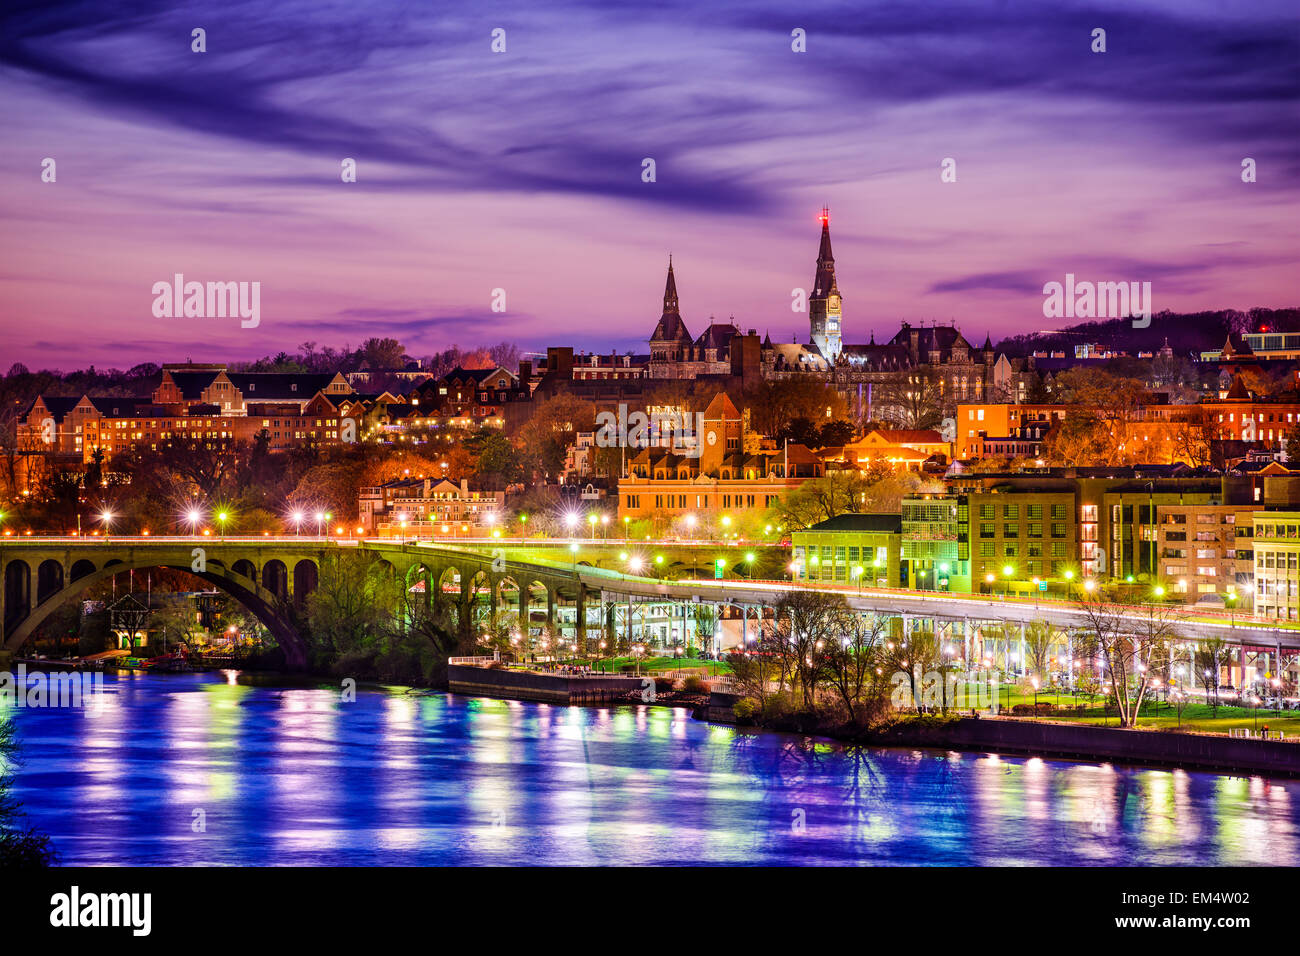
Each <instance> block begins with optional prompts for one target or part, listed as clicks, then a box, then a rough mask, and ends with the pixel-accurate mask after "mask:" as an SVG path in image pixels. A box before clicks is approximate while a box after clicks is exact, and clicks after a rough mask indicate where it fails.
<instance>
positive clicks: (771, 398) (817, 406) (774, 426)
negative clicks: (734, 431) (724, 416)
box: [741, 378, 848, 437]
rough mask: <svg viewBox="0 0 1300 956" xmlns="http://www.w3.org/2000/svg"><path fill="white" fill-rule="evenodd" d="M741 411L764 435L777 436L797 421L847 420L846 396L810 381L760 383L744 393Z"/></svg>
mask: <svg viewBox="0 0 1300 956" xmlns="http://www.w3.org/2000/svg"><path fill="white" fill-rule="evenodd" d="M741 407H742V408H745V409H747V410H748V411H749V424H750V427H751V428H752V429H754V431H756V432H758V433H759V434H761V435H768V436H773V437H774V436H776V435H779V434H781V432H782V430H783V429H785V428H786V427H788V426H789V424H790V423H791V422H792V421H793V420H794V419H797V418H806V419H808V420H809V421H812V422H831V421H836V420H839V419H844V418H847V417H848V405H847V403H846V402H845V401H844V398H843V396H841V395H840V394H839V392H837V391H835V389H834V388H832V387H831V386H830V385H829V384H827V383H826V382H823V381H820V380H815V379H809V378H791V379H784V380H781V381H769V380H767V379H761V380H759V381H758V382H755V383H754V384H753V385H750V386H749V387H748V388H746V389H745V393H744V395H743V397H742V400H741Z"/></svg>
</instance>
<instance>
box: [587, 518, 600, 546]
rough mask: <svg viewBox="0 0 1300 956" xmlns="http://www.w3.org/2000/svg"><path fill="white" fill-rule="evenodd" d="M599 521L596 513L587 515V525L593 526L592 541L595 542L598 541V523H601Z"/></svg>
mask: <svg viewBox="0 0 1300 956" xmlns="http://www.w3.org/2000/svg"><path fill="white" fill-rule="evenodd" d="M599 520H600V519H599V518H597V517H596V513H595V512H592V513H591V514H589V515H587V524H589V525H591V540H592V541H595V540H596V522H597V521H599Z"/></svg>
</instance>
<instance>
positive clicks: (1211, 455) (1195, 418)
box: [1173, 405, 1296, 468]
mask: <svg viewBox="0 0 1300 956" xmlns="http://www.w3.org/2000/svg"><path fill="white" fill-rule="evenodd" d="M1293 427H1296V426H1293ZM1218 448H1219V435H1218V425H1217V423H1216V422H1215V421H1214V419H1213V417H1212V416H1211V415H1210V413H1209V412H1207V411H1206V410H1205V409H1204V408H1202V407H1201V406H1199V405H1197V406H1193V407H1192V408H1191V409H1190V410H1189V411H1188V413H1187V415H1186V416H1185V417H1184V418H1183V420H1182V421H1180V422H1179V423H1178V425H1177V427H1176V430H1175V431H1174V436H1173V456H1174V457H1175V458H1177V459H1178V460H1180V461H1185V462H1187V463H1188V464H1189V465H1191V466H1192V467H1194V468H1202V467H1205V466H1207V465H1214V464H1216V458H1219V459H1221V458H1222V454H1221V453H1219V454H1216V452H1217V451H1218ZM1220 464H1221V462H1220Z"/></svg>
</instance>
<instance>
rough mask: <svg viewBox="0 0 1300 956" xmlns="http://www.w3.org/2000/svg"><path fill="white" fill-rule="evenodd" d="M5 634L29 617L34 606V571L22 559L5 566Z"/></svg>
mask: <svg viewBox="0 0 1300 956" xmlns="http://www.w3.org/2000/svg"><path fill="white" fill-rule="evenodd" d="M4 577H5V580H4V605H5V621H4V624H5V633H6V634H7V633H9V630H10V628H12V627H13V626H14V625H15V624H17V623H18V622H19V621H21V620H22V619H23V618H24V617H26V616H27V615H28V612H29V611H30V610H31V606H32V569H31V565H29V564H28V563H27V562H26V561H24V560H23V559H22V558H17V559H15V560H13V561H9V562H7V563H6V564H5V575H4Z"/></svg>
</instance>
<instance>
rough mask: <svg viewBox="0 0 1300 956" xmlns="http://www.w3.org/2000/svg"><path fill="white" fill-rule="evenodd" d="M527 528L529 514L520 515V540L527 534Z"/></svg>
mask: <svg viewBox="0 0 1300 956" xmlns="http://www.w3.org/2000/svg"><path fill="white" fill-rule="evenodd" d="M527 530H528V515H525V514H521V515H520V516H519V540H520V541H523V540H524V537H525V536H526V534H525V533H526V532H527Z"/></svg>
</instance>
